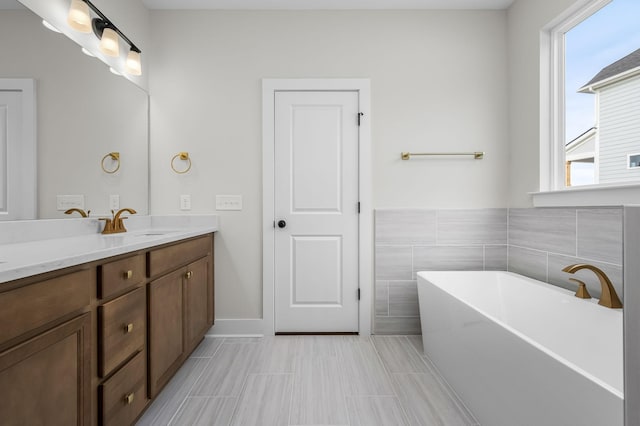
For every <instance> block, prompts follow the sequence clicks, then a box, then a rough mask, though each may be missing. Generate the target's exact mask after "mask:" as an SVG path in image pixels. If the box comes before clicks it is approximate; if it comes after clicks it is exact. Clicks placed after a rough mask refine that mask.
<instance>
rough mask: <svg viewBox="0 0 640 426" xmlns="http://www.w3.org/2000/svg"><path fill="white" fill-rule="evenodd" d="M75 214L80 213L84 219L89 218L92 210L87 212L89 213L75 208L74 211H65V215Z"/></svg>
mask: <svg viewBox="0 0 640 426" xmlns="http://www.w3.org/2000/svg"><path fill="white" fill-rule="evenodd" d="M73 212H78V213H80V216H82V217H89V213H91V210H87V211H86V212H85V211H84V210H82V209H76V208H73V209H69V210H67V211H65V212H64V214H71V213H73Z"/></svg>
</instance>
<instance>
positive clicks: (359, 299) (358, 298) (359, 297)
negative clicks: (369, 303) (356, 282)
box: [358, 289, 360, 300]
mask: <svg viewBox="0 0 640 426" xmlns="http://www.w3.org/2000/svg"><path fill="white" fill-rule="evenodd" d="M358 300H360V289H358Z"/></svg>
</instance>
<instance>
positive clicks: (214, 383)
mask: <svg viewBox="0 0 640 426" xmlns="http://www.w3.org/2000/svg"><path fill="white" fill-rule="evenodd" d="M138 425H154V426H158V425H190V426H191V425H259V426H268V425H283V426H289V425H361V426H375V425H384V426H396V425H427V426H432V425H442V426H456V425H465V426H467V425H477V422H476V420H475V419H474V418H473V417H472V416H471V415H470V414H469V412H468V411H467V410H466V409H465V408H464V407H463V406H462V404H461V403H460V402H459V401H458V400H457V399H456V397H455V396H453V394H452V393H451V391H450V390H449V389H448V388H447V386H446V385H445V384H444V383H443V382H442V380H441V379H440V378H439V376H438V375H437V373H435V371H434V368H433V366H432V364H431V362H430V361H429V360H428V359H427V358H425V357H424V356H423V355H422V340H421V336H372V337H359V336H275V337H265V338H206V339H205V340H204V341H203V342H202V343H201V344H200V346H198V348H197V349H196V350H195V351H194V353H193V354H192V355H191V357H190V358H189V359H188V360H187V361H186V363H185V364H184V365H183V367H182V368H181V369H180V370H179V371H178V373H177V374H176V375H175V376H174V378H173V379H172V380H171V382H169V384H168V385H167V386H166V388H165V389H164V390H163V391H162V392H161V393H160V395H158V398H157V399H156V401H154V403H153V404H152V405H151V406H150V407H149V409H148V410H147V412H146V413H145V414H144V416H143V417H142V418H141V419H140V421H139V422H138Z"/></svg>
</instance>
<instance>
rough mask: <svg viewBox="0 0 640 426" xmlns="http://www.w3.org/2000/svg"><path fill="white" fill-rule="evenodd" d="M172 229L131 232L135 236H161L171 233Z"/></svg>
mask: <svg viewBox="0 0 640 426" xmlns="http://www.w3.org/2000/svg"><path fill="white" fill-rule="evenodd" d="M174 232H178V231H174V230H158V231H141V232H135V231H134V232H132V234H133V235H135V236H136V237H161V236H163V235H167V234H173V233H174Z"/></svg>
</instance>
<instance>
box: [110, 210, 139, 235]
mask: <svg viewBox="0 0 640 426" xmlns="http://www.w3.org/2000/svg"><path fill="white" fill-rule="evenodd" d="M124 212H128V213H129V214H136V213H137V212H136V211H135V210H134V209H129V208H124V209H120V210H118V213H116V215H115V216H114V217H113V228H114V230H115V232H127V229H126V228H125V227H124V222H123V220H124V219H126V217H120V215H121V214H122V213H124Z"/></svg>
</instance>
